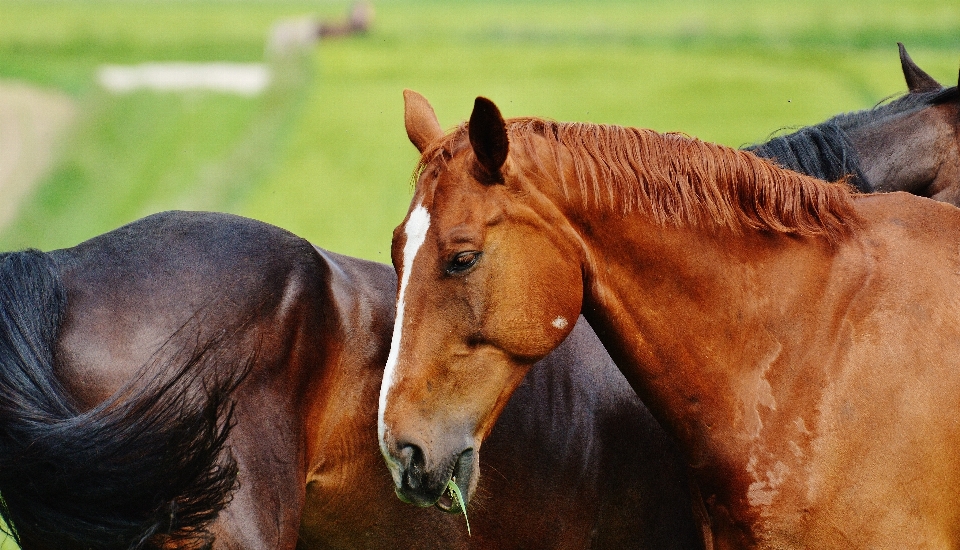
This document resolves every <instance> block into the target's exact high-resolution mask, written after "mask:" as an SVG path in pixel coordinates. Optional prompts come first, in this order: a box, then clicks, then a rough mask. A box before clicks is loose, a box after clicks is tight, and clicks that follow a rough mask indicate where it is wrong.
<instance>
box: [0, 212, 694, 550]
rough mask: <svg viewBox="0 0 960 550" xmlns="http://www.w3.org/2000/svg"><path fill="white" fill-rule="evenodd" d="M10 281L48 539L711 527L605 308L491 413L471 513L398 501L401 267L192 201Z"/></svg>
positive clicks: (483, 543)
mask: <svg viewBox="0 0 960 550" xmlns="http://www.w3.org/2000/svg"><path fill="white" fill-rule="evenodd" d="M0 281H2V285H3V286H2V288H0V299H2V302H0V303H2V309H0V312H2V314H3V319H2V321H3V323H2V325H3V331H2V332H0V344H2V345H3V346H4V347H2V348H0V361H2V371H0V390H2V391H3V395H4V399H3V400H2V402H0V407H2V408H0V410H2V416H0V426H2V430H0V445H2V448H0V460H2V462H0V492H2V494H3V497H4V500H3V502H4V504H5V507H4V514H5V518H6V519H7V520H8V522H9V524H10V525H12V526H13V527H14V528H15V532H16V533H17V535H18V537H19V539H20V542H21V544H22V546H23V548H24V549H26V550H30V549H58V550H62V549H71V548H98V549H109V548H117V549H127V548H202V547H206V546H208V545H212V546H213V547H214V548H224V549H227V548H242V549H292V548H294V547H297V548H301V549H319V548H383V549H387V548H411V549H412V548H418V549H419V548H438V549H440V548H490V549H494V548H541V547H542V548H586V547H592V548H697V547H699V542H698V538H699V532H698V530H697V527H696V526H695V525H696V523H695V521H694V519H693V514H692V511H691V505H690V501H689V498H688V497H687V490H688V485H687V481H686V477H685V471H684V469H683V468H682V467H681V466H680V465H681V464H682V460H680V459H679V455H678V453H677V451H675V450H674V446H673V443H672V441H671V440H670V439H669V438H668V437H666V436H665V435H664V432H663V431H662V430H661V429H660V428H659V426H658V425H657V424H656V422H655V421H654V420H653V419H652V417H651V416H650V415H649V413H647V411H646V410H645V409H644V408H643V407H642V405H640V403H639V402H638V400H637V399H636V397H635V396H634V395H633V392H632V390H631V389H630V387H629V385H628V384H627V383H626V380H624V379H623V377H622V376H620V375H619V373H617V372H616V368H615V366H614V365H613V364H612V362H611V360H610V359H609V357H608V356H607V355H606V353H605V351H604V350H603V348H602V346H601V345H600V343H599V341H598V340H597V338H596V336H595V335H594V334H593V333H592V331H590V329H589V327H587V326H586V324H585V323H582V322H581V323H579V324H577V327H576V328H575V329H574V330H573V333H572V334H571V337H570V339H568V341H567V343H566V344H565V345H564V346H562V347H561V348H560V349H558V350H557V352H556V353H555V354H553V355H551V356H550V357H548V358H547V359H546V360H545V361H544V362H542V363H541V364H538V365H537V366H536V367H535V368H534V369H532V370H531V373H530V376H529V377H528V378H527V380H526V381H525V382H524V384H523V385H522V386H521V387H520V388H519V389H518V391H517V395H516V398H515V399H513V400H512V401H511V403H510V405H509V407H507V409H506V412H505V413H504V417H503V419H502V422H501V426H500V427H499V428H498V430H496V431H495V432H494V433H493V434H492V435H491V438H490V446H489V447H488V449H486V450H487V451H488V452H486V453H485V456H484V460H483V462H482V464H481V467H482V468H484V470H485V471H486V472H487V475H485V477H484V483H483V484H482V485H481V487H480V493H481V494H480V496H479V497H478V498H477V499H475V501H474V502H475V503H477V505H476V506H474V507H473V508H472V509H471V513H470V517H469V519H470V523H471V528H472V532H473V535H472V536H468V534H467V532H466V526H465V523H464V519H463V517H462V516H457V515H451V514H442V513H438V512H437V511H435V510H416V509H414V508H412V507H409V506H407V505H404V504H402V503H401V502H400V501H398V500H397V499H396V498H395V496H394V491H393V484H392V483H391V481H390V479H389V476H388V475H387V473H386V471H385V470H384V469H383V466H382V462H381V460H382V458H381V457H380V454H379V452H378V450H377V444H376V410H377V398H378V394H379V387H380V382H381V379H382V378H383V364H384V363H385V360H386V355H387V352H388V350H389V337H390V331H391V329H392V325H393V313H394V297H395V292H396V277H395V275H394V272H393V270H392V269H391V268H389V267H387V266H384V265H381V264H376V263H372V262H366V261H362V260H357V259H353V258H347V257H344V256H340V255H337V254H332V253H329V252H325V251H322V250H319V249H317V248H315V247H313V246H311V245H310V244H309V243H307V242H305V241H303V240H302V239H299V238H297V237H295V236H293V235H291V234H289V233H287V232H285V231H282V230H280V229H277V228H275V227H272V226H269V225H266V224H262V223H259V222H255V221H252V220H247V219H244V218H238V217H235V216H229V215H223V214H204V213H185V212H170V213H165V214H158V215H154V216H150V217H148V218H145V219H143V220H140V221H138V222H135V223H133V224H131V225H128V226H125V227H122V228H120V229H117V230H115V231H112V232H110V233H107V234H104V235H101V236H99V237H97V238H94V239H92V240H90V241H87V242H85V243H82V244H80V245H78V246H76V247H74V248H70V249H65V250H58V251H54V252H51V253H48V254H42V253H39V252H22V253H12V254H6V255H4V256H3V258H2V260H0ZM597 390H600V391H597ZM637 440H640V441H643V442H644V444H643V446H642V447H641V446H635V445H632V444H630V445H628V444H625V443H626V442H628V441H629V442H632V441H637ZM235 481H238V485H236V486H235V485H234V482H235ZM218 512H219V513H218Z"/></svg>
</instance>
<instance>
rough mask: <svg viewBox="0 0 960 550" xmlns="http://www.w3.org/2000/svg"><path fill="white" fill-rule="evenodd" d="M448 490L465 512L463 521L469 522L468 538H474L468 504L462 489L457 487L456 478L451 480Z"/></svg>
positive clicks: (448, 483)
mask: <svg viewBox="0 0 960 550" xmlns="http://www.w3.org/2000/svg"><path fill="white" fill-rule="evenodd" d="M447 490H448V491H450V496H451V497H453V502H454V503H455V504H456V505H457V506H459V507H460V509H461V510H462V511H463V519H464V521H466V522H467V536H472V534H471V533H470V518H468V517H467V503H466V502H464V501H463V495H462V494H461V493H460V487H457V480H456V478H451V479H450V481H448V482H447Z"/></svg>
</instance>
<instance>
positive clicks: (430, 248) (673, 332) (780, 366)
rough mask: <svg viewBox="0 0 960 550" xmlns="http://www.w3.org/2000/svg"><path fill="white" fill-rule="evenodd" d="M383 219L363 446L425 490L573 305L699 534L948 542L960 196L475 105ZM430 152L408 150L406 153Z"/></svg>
mask: <svg viewBox="0 0 960 550" xmlns="http://www.w3.org/2000/svg"><path fill="white" fill-rule="evenodd" d="M409 99H412V101H411V100H408V104H407V114H406V121H407V131H408V135H409V136H410V137H411V139H412V141H413V142H414V143H415V144H417V145H420V146H422V148H423V150H424V152H423V156H422V161H421V165H420V175H419V178H418V182H417V187H416V190H415V192H414V197H413V202H412V204H411V208H410V211H409V213H408V215H407V218H406V219H405V220H404V222H403V223H402V224H401V225H400V226H399V227H398V228H397V230H396V232H395V234H394V243H393V260H394V265H395V267H396V269H397V271H398V274H399V276H400V284H399V301H398V315H397V319H398V320H397V323H396V325H395V331H394V336H393V346H392V349H391V353H390V359H389V361H388V363H387V369H386V371H385V376H384V383H383V388H382V390H381V391H382V393H381V410H380V418H381V422H380V426H379V434H380V443H381V450H382V452H383V454H384V457H385V458H386V462H387V465H388V467H389V470H390V471H391V474H392V477H393V479H394V482H395V484H396V486H397V490H398V492H399V493H400V494H401V495H402V496H403V497H404V498H405V499H407V500H409V501H413V502H416V503H419V504H422V505H427V504H431V503H433V502H435V501H437V499H440V498H441V497H442V495H443V494H444V492H445V491H446V490H447V486H448V483H450V482H451V481H454V482H455V483H456V484H457V485H458V487H459V489H460V490H461V492H462V493H463V494H465V495H468V496H467V498H468V499H469V495H470V494H472V493H473V492H474V491H475V490H476V482H477V457H478V455H479V454H480V453H479V451H480V444H481V442H482V441H483V440H484V438H485V437H486V436H487V434H488V433H490V430H491V429H492V427H493V425H494V422H495V421H496V419H497V417H498V415H499V414H500V412H501V411H502V410H503V407H504V405H505V403H506V402H507V400H508V398H509V396H510V395H511V393H512V392H513V390H514V388H515V387H517V385H518V384H519V383H520V381H521V380H522V379H523V376H524V374H525V373H526V372H527V369H528V368H529V366H530V365H531V364H533V363H534V362H535V361H537V360H538V359H540V358H541V357H543V356H544V355H545V354H547V353H549V352H550V350H552V349H554V348H555V347H556V346H557V345H558V344H559V343H560V342H562V341H563V340H564V338H565V337H566V336H567V334H568V333H569V330H570V325H571V323H570V320H571V319H575V318H576V317H577V315H578V314H579V313H580V312H581V311H582V312H583V313H584V315H585V316H586V317H587V319H588V320H589V321H590V323H591V325H593V327H594V328H595V329H597V332H598V334H599V335H600V339H601V341H602V342H603V343H604V345H605V346H606V348H607V349H608V350H610V351H611V354H612V355H613V356H614V358H615V359H616V360H617V364H618V365H619V366H620V368H621V370H622V371H623V372H624V373H625V374H626V375H627V378H628V379H629V380H630V382H631V385H632V386H633V387H634V388H635V389H636V391H637V393H638V394H639V395H640V396H641V397H642V398H643V401H644V402H645V403H646V404H647V405H648V406H649V407H650V409H651V411H653V412H654V413H655V416H657V417H658V418H659V419H660V420H661V421H662V424H663V425H664V426H665V427H667V429H668V431H670V432H671V433H672V434H673V435H675V436H676V437H677V439H678V440H679V441H680V443H681V446H682V448H683V451H684V454H685V456H686V458H687V459H688V460H689V462H690V464H691V465H692V467H693V468H694V469H695V471H696V475H695V478H696V481H697V486H698V487H699V490H700V493H701V495H702V496H703V500H704V502H705V504H706V507H707V510H708V511H709V522H710V523H709V527H710V540H708V543H709V544H712V545H714V546H715V547H717V548H845V549H849V548H876V547H884V548H953V547H957V546H958V545H960V531H958V530H957V528H956V526H957V525H958V519H960V506H958V504H957V499H956V495H957V494H958V491H960V468H958V465H960V423H958V422H957V420H956V412H955V409H956V404H957V400H958V399H960V324H958V323H957V321H956V320H957V319H958V318H960V275H958V273H960V252H958V251H960V211H958V210H957V209H955V208H954V207H952V206H949V205H944V204H941V203H937V202H934V201H930V200H928V199H924V198H919V197H915V196H912V195H907V194H903V193H890V194H883V195H872V196H864V197H855V196H853V195H851V193H850V191H849V190H848V188H847V187H846V186H845V185H841V184H831V183H826V182H823V181H820V180H816V179H813V178H810V177H807V176H802V175H799V174H797V173H795V172H791V171H786V170H782V169H780V168H778V167H776V166H775V165H773V164H772V163H770V162H768V161H764V160H762V159H759V158H757V157H755V156H754V155H752V154H750V153H747V152H742V151H736V150H732V149H728V148H725V147H722V146H718V145H712V144H708V143H704V142H701V141H698V140H695V139H691V138H687V137H684V136H680V135H672V134H667V135H664V134H657V133H655V132H652V131H648V130H639V129H632V128H621V127H617V126H603V125H593V124H585V123H575V124H569V123H568V124H564V123H556V122H551V121H546V120H543V119H537V118H524V119H513V120H510V121H506V122H505V121H504V120H503V118H502V117H501V116H500V113H499V110H498V109H497V108H496V106H495V105H494V104H493V103H492V102H490V101H489V100H486V99H484V98H478V99H477V101H476V103H475V107H474V110H473V114H472V115H471V117H470V121H469V124H467V125H463V126H461V127H459V128H457V129H456V130H455V131H454V132H452V133H451V134H448V135H446V136H444V135H442V133H440V132H439V131H438V129H439V127H438V125H437V123H436V118H435V117H434V116H433V113H432V110H431V109H430V108H429V105H427V104H426V101H425V100H423V99H422V98H420V97H419V96H415V97H411V98H409ZM424 145H426V146H425V147H423V146H424Z"/></svg>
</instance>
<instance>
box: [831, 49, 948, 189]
mask: <svg viewBox="0 0 960 550" xmlns="http://www.w3.org/2000/svg"><path fill="white" fill-rule="evenodd" d="M899 48H900V65H901V67H902V68H903V76H904V79H905V80H906V83H907V88H908V93H907V94H906V95H904V96H903V97H901V98H899V99H897V100H895V101H893V102H891V103H890V104H888V105H883V106H880V107H878V108H875V109H873V110H872V111H866V112H864V113H854V114H852V115H844V116H841V117H838V119H842V122H841V125H842V126H844V129H845V130H846V131H847V134H848V135H849V137H850V140H851V142H852V143H853V145H854V147H855V149H856V151H857V154H858V156H859V157H860V163H861V166H862V168H863V171H864V174H865V175H866V178H867V180H868V181H869V183H870V186H871V188H872V189H873V190H875V191H884V192H886V191H907V192H910V193H913V194H916V195H922V196H926V197H931V198H934V199H936V200H941V201H944V202H950V203H953V204H955V205H960V93H958V91H957V90H958V89H957V88H956V87H952V88H944V87H943V86H941V85H940V83H938V82H937V81H936V80H935V79H934V78H933V77H931V76H930V75H929V74H927V73H926V72H924V71H923V70H922V69H920V67H918V66H917V65H916V63H914V62H913V59H911V58H910V55H909V54H907V50H906V48H904V46H903V44H899Z"/></svg>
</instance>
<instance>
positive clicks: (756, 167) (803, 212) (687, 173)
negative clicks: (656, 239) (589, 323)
mask: <svg viewBox="0 0 960 550" xmlns="http://www.w3.org/2000/svg"><path fill="white" fill-rule="evenodd" d="M466 126H467V125H466V123H464V124H461V125H460V126H458V127H457V128H455V129H454V130H453V131H452V132H450V133H449V134H447V135H446V136H444V137H443V138H442V139H440V140H438V141H437V142H435V143H434V144H432V145H431V147H429V148H428V149H427V150H425V151H424V153H423V156H422V157H421V160H420V164H419V166H418V168H417V171H416V173H415V177H418V176H419V174H421V173H422V172H423V171H424V170H426V169H427V167H428V166H429V165H431V164H433V163H434V162H438V163H441V166H442V165H444V164H445V163H446V160H447V159H450V158H451V157H452V156H453V155H455V154H457V153H459V152H461V151H462V150H463V149H465V148H468V147H469V141H468V139H467V128H466ZM507 133H508V136H509V140H510V147H511V150H512V151H513V153H512V154H513V155H517V150H519V151H520V153H519V154H520V155H523V156H525V157H526V158H529V159H532V162H533V165H534V170H535V171H537V172H539V173H540V175H541V176H542V175H546V174H556V173H559V174H561V177H560V179H561V181H559V182H558V184H559V185H560V186H561V187H562V189H563V192H564V195H565V196H566V197H567V198H570V191H571V185H574V184H575V185H577V186H578V192H579V194H580V196H582V197H583V205H582V206H583V207H584V208H598V209H606V210H610V211H615V212H619V213H629V212H635V211H641V212H644V213H646V214H647V215H649V216H650V217H651V218H652V219H653V220H654V221H656V222H657V223H658V224H661V225H675V226H679V225H688V226H699V225H705V224H712V225H715V226H719V227H724V228H727V229H729V230H732V231H735V232H742V231H744V230H760V231H774V232H777V233H785V234H792V235H797V236H820V237H824V238H826V239H827V240H829V241H830V242H837V241H839V240H841V239H842V238H843V237H845V236H846V235H847V234H848V233H849V231H850V229H851V226H852V225H857V223H858V220H859V218H858V216H857V214H856V212H855V211H854V208H853V202H852V200H851V189H850V187H849V186H848V185H847V183H846V181H845V180H841V181H839V182H835V183H829V182H824V181H821V180H817V179H814V178H811V177H808V176H804V175H802V174H798V173H796V172H792V171H789V170H784V169H782V168H780V167H778V166H776V165H775V164H774V163H773V162H771V161H768V160H766V159H761V158H759V157H757V156H756V155H754V154H752V153H749V152H746V151H739V150H736V149H732V148H729V147H725V146H722V145H717V144H713V143H708V142H704V141H700V140H698V139H694V138H690V137H687V136H684V135H681V134H674V133H670V134H660V133H657V132H654V131H652V130H644V129H638V128H628V127H622V126H615V125H605V124H590V123H580V122H575V123H566V122H555V121H551V120H545V119H541V118H515V119H510V120H507ZM537 137H541V138H546V140H545V142H546V143H547V144H549V145H548V146H549V147H550V148H551V149H552V153H551V154H550V155H543V154H542V151H543V150H542V148H541V147H542V145H543V143H544V140H542V139H536V138H537ZM562 150H566V151H567V152H568V153H569V154H570V155H571V157H572V159H573V165H574V166H573V174H574V178H575V182H569V181H566V178H565V177H563V176H562V174H564V170H562V169H560V162H561V161H560V158H561V151H562ZM538 151H540V152H539V153H538ZM547 163H551V164H552V167H551V166H548V164H547Z"/></svg>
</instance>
